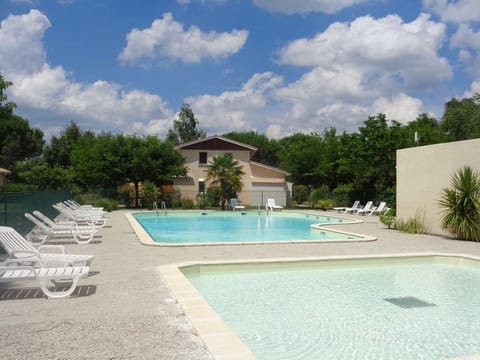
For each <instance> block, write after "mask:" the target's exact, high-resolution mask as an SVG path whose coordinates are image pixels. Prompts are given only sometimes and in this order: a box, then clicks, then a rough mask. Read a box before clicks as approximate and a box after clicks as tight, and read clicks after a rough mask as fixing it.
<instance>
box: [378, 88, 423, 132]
mask: <svg viewBox="0 0 480 360" xmlns="http://www.w3.org/2000/svg"><path fill="white" fill-rule="evenodd" d="M422 105H423V104H422V101H421V100H419V99H415V98H412V97H410V96H408V95H406V94H403V93H401V94H398V95H396V96H395V97H393V98H389V99H387V98H384V97H382V98H379V99H377V100H375V102H374V103H373V105H372V108H371V109H372V110H371V113H373V114H378V113H383V114H385V115H386V116H387V118H388V119H390V120H396V121H398V122H400V123H403V124H406V123H408V122H410V121H413V120H415V119H416V118H417V116H418V114H420V113H421V109H422Z"/></svg>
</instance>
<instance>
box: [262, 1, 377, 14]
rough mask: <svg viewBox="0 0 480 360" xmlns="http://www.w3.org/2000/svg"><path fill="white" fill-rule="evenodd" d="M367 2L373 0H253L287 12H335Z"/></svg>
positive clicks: (267, 6)
mask: <svg viewBox="0 0 480 360" xmlns="http://www.w3.org/2000/svg"><path fill="white" fill-rule="evenodd" d="M367 2H371V0H335V1H332V0H295V1H292V0H253V3H254V4H255V5H257V6H258V7H261V8H263V9H265V10H268V11H275V12H281V13H285V14H294V13H308V12H321V13H324V14H334V13H336V12H338V11H340V10H342V9H344V8H347V7H349V6H353V5H357V4H362V3H367Z"/></svg>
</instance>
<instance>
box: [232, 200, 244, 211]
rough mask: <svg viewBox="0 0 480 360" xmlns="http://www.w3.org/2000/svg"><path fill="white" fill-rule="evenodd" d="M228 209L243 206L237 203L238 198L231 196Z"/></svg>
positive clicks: (242, 207) (237, 208)
mask: <svg viewBox="0 0 480 360" xmlns="http://www.w3.org/2000/svg"><path fill="white" fill-rule="evenodd" d="M230 209H232V210H233V211H235V210H242V209H245V206H243V205H239V204H238V199H236V198H232V199H230Z"/></svg>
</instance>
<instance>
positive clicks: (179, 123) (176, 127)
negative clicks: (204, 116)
mask: <svg viewBox="0 0 480 360" xmlns="http://www.w3.org/2000/svg"><path fill="white" fill-rule="evenodd" d="M197 125H198V120H197V119H196V118H195V114H194V113H193V111H192V109H191V108H190V105H188V104H185V103H184V104H183V105H182V108H181V109H180V112H179V113H178V118H177V119H175V120H173V130H172V129H170V130H168V134H167V139H168V140H170V141H171V142H173V143H174V144H175V145H178V144H181V143H186V142H189V141H192V140H196V139H202V138H204V137H205V131H203V130H198V129H197Z"/></svg>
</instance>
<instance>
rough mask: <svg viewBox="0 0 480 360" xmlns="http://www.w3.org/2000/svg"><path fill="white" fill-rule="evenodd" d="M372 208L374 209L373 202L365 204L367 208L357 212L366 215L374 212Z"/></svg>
mask: <svg viewBox="0 0 480 360" xmlns="http://www.w3.org/2000/svg"><path fill="white" fill-rule="evenodd" d="M372 207H373V201H369V202H367V203H366V204H365V206H364V207H363V208H362V209H358V210H356V211H355V212H356V213H357V214H359V215H365V214H367V213H369V212H370V211H372Z"/></svg>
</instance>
